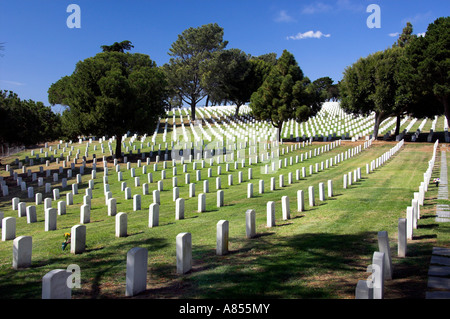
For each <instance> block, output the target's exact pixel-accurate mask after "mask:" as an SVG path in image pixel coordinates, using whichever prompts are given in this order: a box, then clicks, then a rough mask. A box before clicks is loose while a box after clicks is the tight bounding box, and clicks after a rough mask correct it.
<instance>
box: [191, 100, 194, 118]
mask: <svg viewBox="0 0 450 319" xmlns="http://www.w3.org/2000/svg"><path fill="white" fill-rule="evenodd" d="M193 121H195V102H192V103H191V122H193Z"/></svg>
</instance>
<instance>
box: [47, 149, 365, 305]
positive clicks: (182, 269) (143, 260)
mask: <svg viewBox="0 0 450 319" xmlns="http://www.w3.org/2000/svg"><path fill="white" fill-rule="evenodd" d="M368 146H370V145H368ZM356 154H357V152H355V155H356ZM249 185H250V184H249ZM327 186H328V197H329V198H331V197H332V196H333V184H332V180H328V182H327ZM249 189H251V188H249ZM218 192H222V191H220V190H219V191H218ZM222 194H223V192H222ZM308 194H309V206H310V207H313V206H315V199H314V187H313V186H310V187H308ZM202 195H204V194H200V195H199V211H201V208H200V205H203V207H204V196H202ZM249 197H251V196H249ZM179 200H182V199H181V198H178V199H177V201H179ZM319 200H320V201H324V200H325V188H324V183H319ZM222 201H223V197H222ZM281 201H282V219H283V220H288V219H290V206H289V198H288V196H283V197H282V199H281ZM200 203H202V204H200ZM297 203H298V207H297V210H298V211H299V212H301V211H304V207H305V205H304V196H303V191H302V190H299V191H297ZM149 210H150V212H149V227H154V226H157V219H156V221H155V219H154V218H155V215H157V214H158V212H159V204H158V203H153V204H151V205H150V208H149ZM183 213H184V212H183ZM181 215H182V214H179V213H178V212H177V219H178V218H180V216H181ZM274 226H275V203H274V202H273V201H269V202H268V203H267V227H274ZM71 231H72V240H71V243H73V246H72V247H71V251H72V252H74V253H81V252H82V251H83V250H84V247H85V239H86V228H85V226H83V225H77V226H74V227H73V228H72V230H71ZM126 233H127V231H126V214H125V213H119V214H118V215H116V236H117V237H120V236H126ZM216 234H217V235H216V254H217V255H225V254H227V253H228V252H229V248H228V246H229V222H228V221H227V220H220V221H218V223H217V225H216ZM245 234H246V238H249V239H251V238H254V237H256V235H257V234H256V212H255V210H253V209H249V210H247V211H246V213H245ZM73 236H75V237H73ZM176 269H177V273H178V274H186V273H188V272H189V271H190V270H191V269H192V235H191V233H188V232H185V233H180V234H178V235H177V237H176ZM147 271H148V250H147V249H145V248H142V247H135V248H132V249H130V250H129V251H128V253H127V270H126V289H125V296H135V295H137V294H139V293H142V292H143V291H145V290H146V289H147ZM69 275H70V273H68V272H67V271H65V270H63V269H58V270H52V271H50V272H49V273H47V274H46V275H45V276H44V277H43V285H42V287H43V288H42V298H44V299H54V298H70V297H71V288H70V285H67V278H68V277H69Z"/></svg>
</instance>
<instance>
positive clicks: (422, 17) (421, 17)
mask: <svg viewBox="0 0 450 319" xmlns="http://www.w3.org/2000/svg"><path fill="white" fill-rule="evenodd" d="M431 17H432V13H431V11H428V12H424V13H418V14H416V15H415V16H413V17H407V18H405V19H403V20H402V24H406V23H407V22H411V24H413V25H414V24H415V23H418V22H423V21H428V20H430V18H431Z"/></svg>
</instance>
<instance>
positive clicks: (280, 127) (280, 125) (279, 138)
mask: <svg viewBox="0 0 450 319" xmlns="http://www.w3.org/2000/svg"><path fill="white" fill-rule="evenodd" d="M282 128H283V122H279V123H278V142H281V129H282Z"/></svg>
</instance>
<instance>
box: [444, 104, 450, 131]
mask: <svg viewBox="0 0 450 319" xmlns="http://www.w3.org/2000/svg"><path fill="white" fill-rule="evenodd" d="M442 104H443V105H444V114H445V116H446V117H447V125H448V127H449V128H450V109H449V105H448V100H447V97H444V98H443V101H442Z"/></svg>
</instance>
